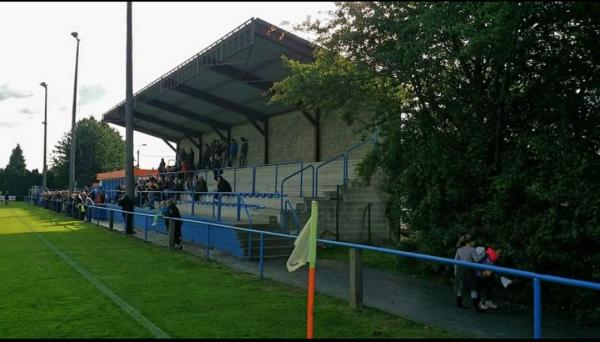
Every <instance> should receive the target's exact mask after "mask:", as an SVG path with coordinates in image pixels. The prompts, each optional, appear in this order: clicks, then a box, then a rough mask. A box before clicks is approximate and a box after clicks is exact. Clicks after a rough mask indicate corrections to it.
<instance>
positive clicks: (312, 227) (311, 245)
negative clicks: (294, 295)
mask: <svg viewBox="0 0 600 342" xmlns="http://www.w3.org/2000/svg"><path fill="white" fill-rule="evenodd" d="M318 218H319V203H318V202H317V201H312V207H311V213H310V218H309V219H308V221H307V222H306V224H305V225H304V228H302V231H301V232H300V234H299V235H298V237H297V238H296V241H294V246H295V247H294V250H293V251H292V254H291V255H290V258H289V259H288V261H287V264H286V266H287V269H288V271H289V272H293V271H295V270H297V269H299V268H300V267H302V266H304V265H306V263H307V262H308V263H309V268H308V303H307V312H306V338H307V339H312V338H313V336H314V319H313V318H314V314H313V313H314V303H315V283H316V266H317V229H318V227H317V223H318Z"/></svg>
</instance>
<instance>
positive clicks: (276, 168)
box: [273, 164, 279, 192]
mask: <svg viewBox="0 0 600 342" xmlns="http://www.w3.org/2000/svg"><path fill="white" fill-rule="evenodd" d="M277 173H279V164H277V165H275V190H273V192H277Z"/></svg>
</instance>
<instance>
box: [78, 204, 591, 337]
mask: <svg viewBox="0 0 600 342" xmlns="http://www.w3.org/2000/svg"><path fill="white" fill-rule="evenodd" d="M89 208H90V209H92V210H96V211H97V212H99V211H100V210H110V211H115V212H120V213H130V214H133V215H134V216H135V215H138V216H146V217H148V216H152V215H150V214H145V213H139V212H124V211H122V210H119V209H113V208H106V207H99V206H89ZM93 216H94V215H93V214H92V217H93ZM172 220H178V221H182V222H184V223H185V222H189V223H191V224H202V225H204V226H205V227H206V234H207V235H210V230H211V229H213V230H217V229H230V230H239V231H245V232H248V234H252V233H255V234H259V237H260V248H259V273H260V277H261V279H262V278H263V271H264V247H263V246H264V236H265V235H271V236H278V237H284V238H288V239H296V235H289V234H282V233H274V232H267V231H262V230H255V229H250V228H242V227H233V226H228V225H224V224H220V223H216V222H205V221H198V220H190V219H185V218H182V219H175V218H173V219H172ZM98 224H99V222H98ZM249 241H250V239H249ZM317 241H318V242H319V243H322V244H326V245H332V246H341V247H348V248H355V249H358V250H368V251H373V252H378V253H384V254H391V255H397V256H401V257H407V258H413V259H418V260H425V261H431V262H438V263H442V264H448V265H458V266H465V267H469V268H473V269H479V270H491V271H494V272H496V273H498V274H506V275H512V276H516V277H522V278H528V279H532V280H533V337H534V338H536V339H539V338H541V337H542V296H541V286H542V285H541V284H542V281H547V282H550V283H556V284H562V285H567V286H575V287H581V288H586V289H591V290H595V291H600V283H596V282H590V281H583V280H577V279H570V278H565V277H558V276H553V275H547V274H540V273H535V272H529V271H521V270H517V269H512V268H507V267H500V266H492V265H483V264H478V263H474V262H467V261H460V260H455V259H449V258H442V257H437V256H431V255H426V254H420V253H414V252H405V251H400V250H394V249H389V248H381V247H374V246H368V245H361V244H356V243H350V242H341V241H333V240H323V239H317ZM209 246H210V245H209ZM209 250H210V248H206V258H207V259H208V258H209Z"/></svg>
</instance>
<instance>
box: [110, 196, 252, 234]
mask: <svg viewBox="0 0 600 342" xmlns="http://www.w3.org/2000/svg"><path fill="white" fill-rule="evenodd" d="M106 192H124V191H123V190H106ZM138 193H160V194H161V198H160V200H161V201H162V200H163V198H162V194H184V195H190V196H191V198H192V215H194V206H195V203H196V201H195V199H194V195H196V194H199V195H204V196H207V195H208V196H210V195H218V196H219V199H218V202H217V201H213V203H212V205H213V217H214V210H215V205H216V204H218V206H217V208H218V210H217V219H218V220H221V207H222V198H223V195H225V196H235V197H236V199H237V204H236V208H237V216H236V218H237V220H238V221H240V218H241V216H240V210H241V208H244V211H245V212H246V217H247V218H248V224H249V225H250V227H252V216H251V215H250V212H249V211H248V206H247V205H246V202H245V201H244V198H243V196H242V195H241V194H240V193H239V192H218V191H207V192H196V191H170V190H169V191H158V190H144V191H138Z"/></svg>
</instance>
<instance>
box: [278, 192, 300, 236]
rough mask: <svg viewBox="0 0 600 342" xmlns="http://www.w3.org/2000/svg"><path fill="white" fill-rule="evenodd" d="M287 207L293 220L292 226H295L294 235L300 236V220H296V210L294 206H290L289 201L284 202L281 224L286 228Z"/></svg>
mask: <svg viewBox="0 0 600 342" xmlns="http://www.w3.org/2000/svg"><path fill="white" fill-rule="evenodd" d="M288 207H289V208H290V209H291V210H290V212H291V213H292V217H293V218H294V224H295V226H296V235H298V234H300V220H298V215H296V208H294V206H293V205H292V203H291V202H290V200H285V204H284V208H283V212H282V216H283V217H282V220H281V221H282V222H283V226H284V227H287V214H286V213H287V212H288Z"/></svg>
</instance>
